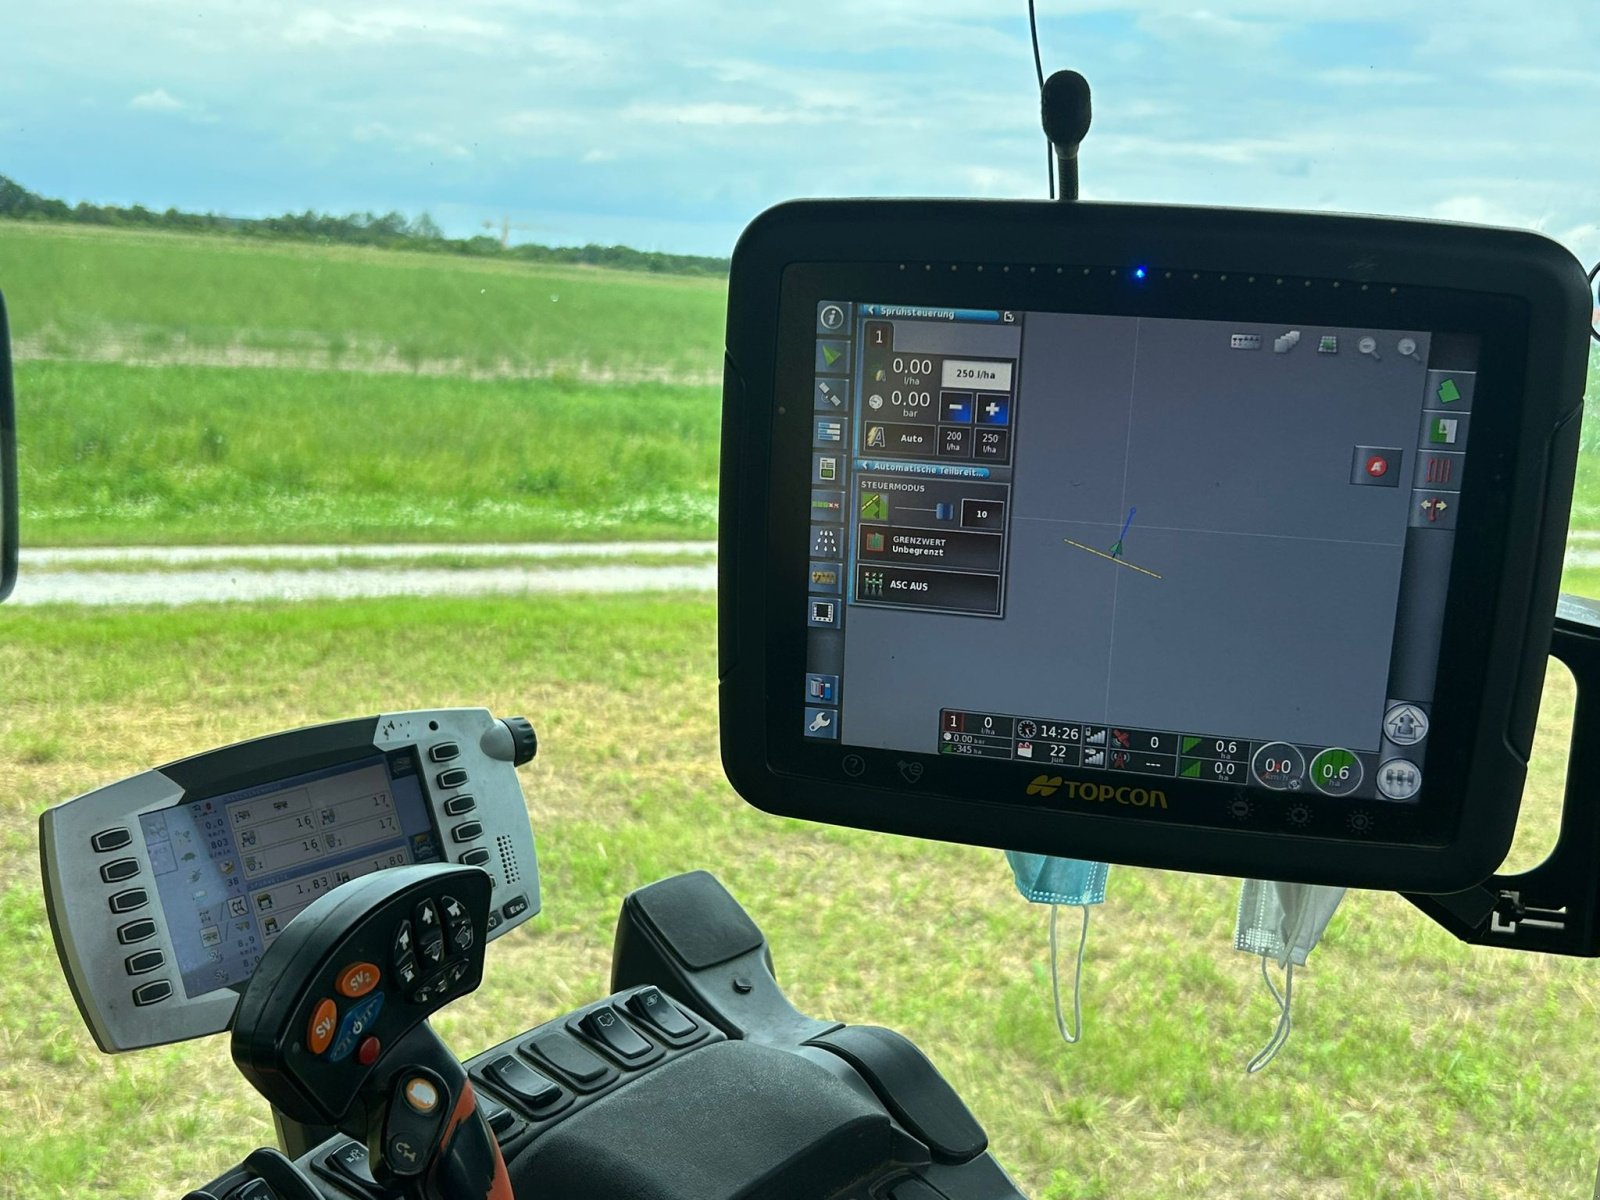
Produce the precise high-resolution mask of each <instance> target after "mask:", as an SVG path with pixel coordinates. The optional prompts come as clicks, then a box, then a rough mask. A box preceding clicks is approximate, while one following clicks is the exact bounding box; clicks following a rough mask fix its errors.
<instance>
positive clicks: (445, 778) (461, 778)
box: [438, 767, 467, 788]
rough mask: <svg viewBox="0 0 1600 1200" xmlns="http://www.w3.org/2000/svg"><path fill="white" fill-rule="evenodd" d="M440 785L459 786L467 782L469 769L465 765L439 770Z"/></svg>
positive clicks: (445, 786)
mask: <svg viewBox="0 0 1600 1200" xmlns="http://www.w3.org/2000/svg"><path fill="white" fill-rule="evenodd" d="M438 779H439V786H440V787H442V788H458V787H461V786H462V785H463V784H465V783H466V782H467V769H466V768H465V767H451V768H450V769H449V770H448V771H440V772H439V776H438Z"/></svg>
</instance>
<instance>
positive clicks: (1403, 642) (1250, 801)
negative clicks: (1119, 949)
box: [718, 200, 1588, 891]
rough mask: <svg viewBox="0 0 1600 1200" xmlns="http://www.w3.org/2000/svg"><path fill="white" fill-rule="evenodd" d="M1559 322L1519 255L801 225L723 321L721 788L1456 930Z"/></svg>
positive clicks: (1486, 250) (1505, 741)
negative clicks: (1382, 905)
mask: <svg viewBox="0 0 1600 1200" xmlns="http://www.w3.org/2000/svg"><path fill="white" fill-rule="evenodd" d="M1587 314H1588V296H1587V291H1586V288H1585V286H1584V283H1583V274H1582V271H1581V270H1580V269H1579V268H1578V266H1577V264H1576V262H1574V261H1573V260H1572V258H1571V256H1570V255H1569V254H1566V252H1565V251H1563V250H1561V249H1560V248H1559V247H1556V246H1554V245H1553V244H1552V243H1550V242H1548V241H1546V240H1545V239H1542V238H1539V237H1537V236H1535V235H1529V234H1519V233H1512V232H1507V231H1502V230H1488V229H1476V228H1470V227H1465V226H1447V225H1440V224H1428V223H1421V222H1405V221H1392V220H1384V219H1377V218H1357V217H1338V216H1323V215H1314V214H1305V213H1269V212H1244V211H1227V210H1218V209H1201V208H1195V209H1181V208H1160V207H1146V206H1136V205H1112V204H1089V203H1077V204H1057V205H1048V204H1042V203H1027V202H992V203H979V202H960V201H912V200H906V201H826V200H824V201H797V202H794V203H792V204H787V205H781V206H779V207H778V208H775V209H773V210H771V211H770V212H768V213H765V214H763V215H762V216H761V217H760V218H758V219H757V220H756V221H755V222H754V223H753V224H752V225H751V227H750V229H748V230H747V231H746V233H745V236H744V237H743V238H742V239H741V240H740V243H739V246H738V249H737V251H736V252H735V255H734V259H733V270H732V273H731V275H730V282H729V301H728V359H727V371H726V376H725V383H724V389H723V396H724V417H723V453H722V499H721V530H720V533H719V556H718V576H719V585H718V586H719V599H718V616H719V630H718V637H719V643H720V648H719V666H720V672H721V694H722V695H721V734H722V737H721V743H722V757H723V764H724V767H725V768H726V769H727V772H728V776H729V778H730V780H731V781H732V782H733V784H734V786H735V788H736V789H737V790H738V791H739V793H740V794H741V795H742V796H744V797H745V798H746V799H748V800H750V801H752V802H753V803H755V804H757V805H758V806H760V807H762V808H764V809H767V810H768V811H771V812H776V813H782V814H785V815H792V816H801V817H810V818H812V819H814V820H821V821H827V822H831V823H837V824H844V825H861V826H866V827H868V828H875V829H882V830H890V831H895V832H902V833H912V834H917V835H920V836H923V837H933V838H940V839H945V840H952V841H970V842H977V843H980V844H986V845H990V846H1002V847H1006V848H1011V849H1018V850H1030V851H1035V852H1039V853H1052V854H1063V855H1069V856H1071V857H1075V858H1085V859H1091V860H1093V859H1103V860H1105V861H1110V862H1123V863H1139V864H1146V865H1151V866H1162V867H1172V868H1177V869H1180V870H1200V871H1210V872H1216V873H1219V874H1231V875H1250V874H1255V875H1257V876H1258V877H1264V878H1274V879H1285V880H1300V881H1305V882H1323V883H1338V884H1345V885H1350V886H1366V887H1399V888H1405V889H1407V890H1413V891H1448V890H1450V889H1452V888H1456V887H1465V886H1467V885H1468V884H1471V883H1476V882H1477V881H1479V880H1481V879H1483V878H1484V877H1485V876H1486V875H1487V874H1488V873H1489V872H1490V871H1491V870H1492V869H1493V867H1494V866H1495V865H1496V864H1497V863H1498V862H1499V861H1500V860H1501V858H1503V857H1504V854H1505V851H1506V848H1507V847H1508V846H1509V844H1510V840H1511V834H1512V831H1513V829H1514V827H1515V818H1516V811H1517V803H1518V799H1519V797H1520V789H1521V783H1522V779H1523V776H1524V774H1525V771H1526V763H1527V756H1528V753H1529V747H1530V745H1531V740H1532V732H1533V726H1534V718H1535V715H1536V713H1537V711H1538V700H1539V694H1540V684H1541V680H1542V674H1543V669H1544V663H1545V658H1546V653H1547V649H1548V647H1549V644H1550V629H1551V614H1552V612H1553V610H1554V604H1555V595H1556V591H1557V584H1558V579H1559V574H1560V562H1561V547H1562V542H1563V538H1564V532H1565V520H1566V512H1567V507H1568V503H1569V500H1570V497H1571V486H1572V477H1573V465H1574V462H1575V459H1576V454H1577V444H1578V414H1579V412H1580V411H1581V401H1582V392H1583V379H1584V370H1585V338H1586V336H1587V325H1586V323H1585V321H1584V318H1585V317H1586V316H1587Z"/></svg>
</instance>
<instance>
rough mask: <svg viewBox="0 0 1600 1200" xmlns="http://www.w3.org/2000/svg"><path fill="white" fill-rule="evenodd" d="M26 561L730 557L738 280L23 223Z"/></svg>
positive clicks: (12, 275) (16, 258)
mask: <svg viewBox="0 0 1600 1200" xmlns="http://www.w3.org/2000/svg"><path fill="white" fill-rule="evenodd" d="M0 292H3V293H4V294H5V297H6V300H7V306H8V308H9V311H10V317H11V326H12V336H13V340H14V343H15V346H16V359H17V362H16V387H17V410H18V411H17V423H18V430H19V434H18V436H19V443H20V445H19V459H20V471H21V493H22V514H21V515H22V536H23V542H24V544H25V545H36V546H49V545H122V544H135V543H143V544H159V543H197V542H198V543H222V544H243V543H252V542H263V541H265V542H323V543H330V542H363V541H442V540H443V541H461V540H470V541H526V540H555V541H573V540H595V539H608V538H633V537H645V538H652V537H653V538H678V537H708V536H711V535H712V534H713V533H714V532H715V507H716V453H717V429H718V415H719V407H718V406H719V400H720V382H721V371H722V345H721V344H722V323H723V310H724V305H725V294H726V291H725V287H724V285H723V283H722V281H721V280H708V279H702V278H690V277H671V276H652V275H637V274H628V273H623V272H615V271H600V270H593V269H582V268H562V267H531V266H526V265H521V264H507V263H500V262H493V261H480V260H473V259H459V258H453V257H449V256H443V255H422V254H408V253H399V252H385V251H372V250H353V249H348V248H325V247H309V246H302V245H296V244H292V243H259V242H242V241H230V240H227V239H219V238H207V237H188V236H177V235H163V234H148V233H126V232H110V231H104V230H80V229H62V228H55V227H37V226H31V225H17V224H3V223H0Z"/></svg>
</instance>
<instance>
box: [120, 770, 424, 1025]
mask: <svg viewBox="0 0 1600 1200" xmlns="http://www.w3.org/2000/svg"><path fill="white" fill-rule="evenodd" d="M139 824H140V828H141V830H142V831H143V834H144V839H145V846H146V848H147V850H148V852H149V855H150V865H151V869H152V872H153V873H154V875H155V882H156V892H157V895H158V896H159V897H160V900H161V906H162V909H163V911H164V912H165V915H166V918H167V925H168V928H169V930H170V932H171V935H172V942H173V948H174V950H175V952H176V954H177V957H178V969H179V971H180V972H181V974H182V978H183V986H184V991H185V993H186V994H187V995H188V996H189V997H190V998H191V999H192V998H194V997H196V996H201V995H204V994H206V993H208V992H213V991H216V990H217V989H218V988H224V987H228V986H230V985H233V984H241V983H243V982H245V981H246V980H248V979H249V978H250V976H251V973H252V972H254V970H255V968H256V963H257V962H259V961H260V958H261V955H262V954H263V953H264V952H265V951H266V949H267V947H268V946H270V945H271V944H272V942H273V941H274V940H275V939H276V938H277V936H278V934H279V933H281V932H282V931H283V928H284V927H285V926H286V925H287V924H288V923H289V920H290V919H291V918H292V917H293V916H294V915H295V914H296V913H298V912H299V911H300V910H301V909H303V908H305V907H306V906H307V905H309V904H310V903H311V902H312V901H313V900H315V899H316V898H317V897H318V896H320V895H322V894H323V893H324V892H326V891H328V890H329V889H331V888H333V887H335V886H337V885H338V884H341V883H344V882H346V881H347V880H350V879H354V878H356V877H357V876H360V875H367V874H370V873H371V872H373V871H379V870H382V869H384V868H386V867H400V866H406V865H408V864H410V863H423V862H440V861H443V855H442V853H441V847H440V841H439V835H438V831H437V830H436V829H435V828H434V826H433V822H432V819H431V818H430V817H429V815H428V806H427V802H426V799H425V797H424V795H423V790H422V780H421V776H420V775H419V773H418V767H417V758H416V753H415V751H414V750H412V749H409V748H407V749H404V750H395V751H390V752H388V753H378V752H375V753H373V754H371V755H369V756H368V757H365V758H362V759H359V760H357V761H354V762H348V763H342V764H340V765H338V766H333V767H327V768H324V769H322V770H317V771H310V772H307V773H305V774H302V775H296V776H293V777H291V778H286V779H278V780H273V781H271V782H269V783H263V784H257V785H255V786H252V787H249V788H244V789H241V790H239V791H235V792H229V793H226V794H223V795H218V796H212V797H208V798H205V799H199V800H193V801H190V802H187V803H184V804H179V805H175V806H173V807H170V808H165V809H160V810H157V811H155V812H150V813H145V814H143V815H141V816H140V818H139Z"/></svg>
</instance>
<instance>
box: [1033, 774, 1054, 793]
mask: <svg viewBox="0 0 1600 1200" xmlns="http://www.w3.org/2000/svg"><path fill="white" fill-rule="evenodd" d="M1060 787H1061V776H1059V775H1035V776H1034V777H1033V780H1032V781H1031V782H1030V783H1029V784H1028V795H1030V796H1054V795H1055V794H1056V792H1057V790H1058V789H1059V788H1060Z"/></svg>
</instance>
